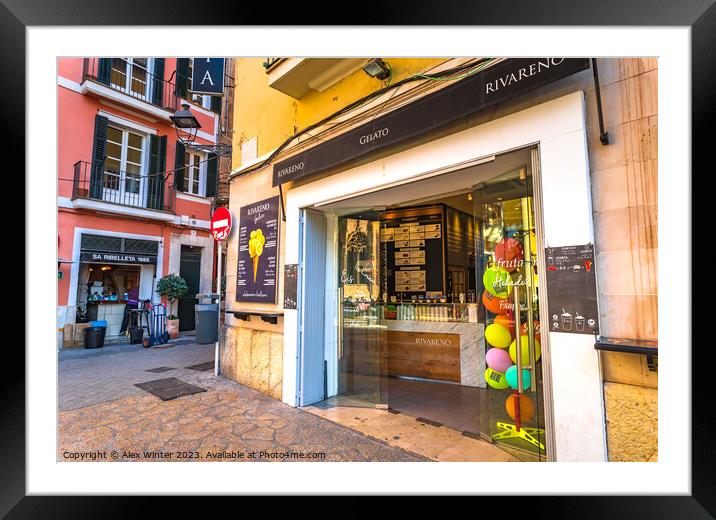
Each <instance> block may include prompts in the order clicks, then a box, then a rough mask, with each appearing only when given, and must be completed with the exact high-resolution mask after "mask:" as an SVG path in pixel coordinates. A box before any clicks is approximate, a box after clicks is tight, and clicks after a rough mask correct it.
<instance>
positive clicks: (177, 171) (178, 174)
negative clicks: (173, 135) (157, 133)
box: [174, 141, 186, 191]
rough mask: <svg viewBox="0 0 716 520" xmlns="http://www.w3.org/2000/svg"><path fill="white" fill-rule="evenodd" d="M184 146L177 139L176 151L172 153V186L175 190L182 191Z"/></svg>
mask: <svg viewBox="0 0 716 520" xmlns="http://www.w3.org/2000/svg"><path fill="white" fill-rule="evenodd" d="M185 153H186V147H185V146H184V145H183V144H182V142H181V141H177V147H176V153H175V154H174V187H175V188H176V189H177V191H184V190H185V189H186V188H184V166H186V165H185V164H184V154H185Z"/></svg>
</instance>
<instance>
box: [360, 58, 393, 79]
mask: <svg viewBox="0 0 716 520" xmlns="http://www.w3.org/2000/svg"><path fill="white" fill-rule="evenodd" d="M363 71H364V72H365V73H366V74H368V75H369V76H370V77H371V78H378V79H380V80H383V79H385V78H387V77H388V76H390V64H389V63H386V62H384V61H383V60H381V59H380V58H373V59H371V60H370V61H368V63H366V64H365V65H363Z"/></svg>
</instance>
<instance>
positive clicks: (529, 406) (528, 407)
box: [505, 394, 535, 422]
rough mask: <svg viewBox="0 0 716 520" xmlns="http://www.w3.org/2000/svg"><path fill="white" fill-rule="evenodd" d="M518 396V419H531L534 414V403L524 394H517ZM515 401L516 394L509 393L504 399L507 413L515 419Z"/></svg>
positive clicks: (524, 420)
mask: <svg viewBox="0 0 716 520" xmlns="http://www.w3.org/2000/svg"><path fill="white" fill-rule="evenodd" d="M519 396H520V421H522V422H526V421H529V420H530V419H532V417H534V415H535V405H534V403H533V402H532V399H530V398H529V397H527V396H526V395H525V394H519ZM516 401H517V395H516V394H510V396H509V397H508V398H507V400H506V401H505V409H506V410H507V415H509V416H510V417H511V418H512V420H513V421H514V420H516V419H515V417H516V414H515V402H516Z"/></svg>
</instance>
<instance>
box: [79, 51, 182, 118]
mask: <svg viewBox="0 0 716 520" xmlns="http://www.w3.org/2000/svg"><path fill="white" fill-rule="evenodd" d="M160 59H161V58H155V59H154V60H151V62H153V63H154V65H153V67H150V66H149V65H150V59H149V58H129V59H127V58H85V59H84V65H83V73H82V79H83V80H88V79H89V80H92V81H96V82H97V83H101V84H103V85H105V86H107V87H109V88H111V89H113V90H117V91H119V92H122V93H124V94H126V95H128V96H130V97H133V98H135V99H138V100H140V101H144V102H146V103H150V104H152V105H154V106H157V107H159V108H162V109H164V110H167V111H170V112H176V110H177V107H178V106H179V101H178V99H179V97H178V95H177V94H178V91H177V86H176V85H175V84H174V83H171V82H169V81H166V80H165V79H164V77H163V76H164V61H163V60H162V61H159V60H160ZM160 64H161V65H160ZM150 68H151V69H152V70H149V69H150Z"/></svg>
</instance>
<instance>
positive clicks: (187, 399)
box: [57, 337, 428, 462]
mask: <svg viewBox="0 0 716 520" xmlns="http://www.w3.org/2000/svg"><path fill="white" fill-rule="evenodd" d="M190 338H191V337H189V338H180V339H179V340H178V341H177V343H178V344H177V345H176V346H173V347H170V348H165V349H144V348H142V347H134V346H122V347H105V348H103V349H98V350H95V351H87V350H84V349H83V350H70V351H62V352H61V353H60V358H59V406H58V409H59V416H58V446H57V457H58V461H68V460H98V461H105V460H106V461H111V460H117V461H126V460H134V461H148V460H156V461H164V462H166V461H187V460H200V461H240V460H246V461H288V460H292V461H315V460H325V461H427V460H428V459H427V458H423V457H421V456H419V455H416V454H413V453H410V452H408V451H405V450H403V449H401V448H398V447H392V446H388V445H387V444H385V443H383V442H380V441H378V440H376V439H373V438H370V437H367V436H365V435H362V434H361V433H359V432H356V431H354V430H351V429H349V428H346V427H343V426H340V425H338V424H335V423H333V422H330V421H328V420H326V419H323V418H321V417H318V416H316V415H314V414H311V413H307V412H305V411H303V410H300V409H297V408H292V407H290V406H287V405H286V404H284V403H281V402H279V401H276V400H275V399H271V398H270V397H267V396H265V395H263V394H261V393H259V392H256V391H254V390H251V389H249V388H246V387H244V386H242V385H240V384H238V383H235V382H233V381H229V380H226V379H224V378H222V377H219V378H215V377H214V372H213V364H212V361H213V354H214V350H213V349H214V346H213V345H212V344H209V345H197V344H196V343H193V341H192V340H191V339H190ZM195 365H199V366H197V367H195V368H196V369H191V368H187V367H190V366H195ZM154 369H160V370H154ZM202 369H203V370H202ZM168 378H176V379H178V380H180V381H182V382H186V383H189V384H190V385H194V386H196V387H199V388H200V389H201V390H205V391H199V392H198V393H195V394H192V395H183V396H181V397H177V398H175V399H171V400H167V401H163V400H162V399H160V398H159V397H156V396H155V395H152V394H150V393H148V392H147V391H145V390H142V389H141V388H138V387H137V386H134V385H135V384H141V383H146V382H150V381H156V380H161V379H168ZM160 386H161V385H160ZM112 453H116V459H115V458H113V456H112ZM83 454H85V455H83Z"/></svg>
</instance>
